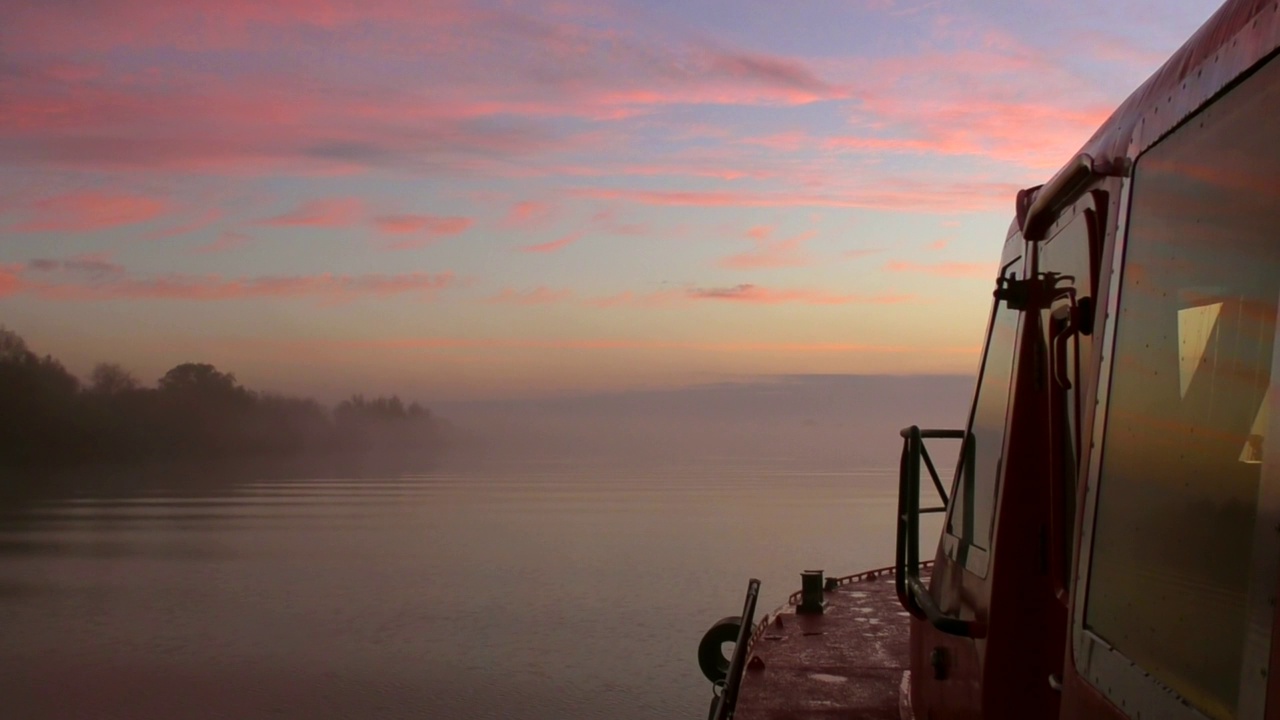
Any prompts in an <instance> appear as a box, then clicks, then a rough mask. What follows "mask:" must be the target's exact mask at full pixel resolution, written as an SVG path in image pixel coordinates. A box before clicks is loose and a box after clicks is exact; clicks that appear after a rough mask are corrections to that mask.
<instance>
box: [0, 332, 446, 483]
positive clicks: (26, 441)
mask: <svg viewBox="0 0 1280 720" xmlns="http://www.w3.org/2000/svg"><path fill="white" fill-rule="evenodd" d="M0 399H2V401H0V464H14V463H17V464H32V463H66V462H77V461H78V462H85V461H137V460H146V459H155V458H169V459H176V460H189V459H218V460H222V459H233V458H247V457H258V458H267V457H273V458H275V457H281V458H289V457H300V456H304V455H305V456H320V455H330V454H333V453H337V452H344V453H352V452H360V453H370V452H375V453H382V454H394V455H396V456H402V455H404V454H406V453H409V454H411V455H412V456H413V457H414V458H415V462H417V461H419V460H420V459H422V458H427V459H429V458H430V457H433V456H434V454H435V453H437V452H438V451H439V450H440V448H441V446H442V436H441V434H440V433H439V432H438V429H439V423H438V422H437V421H436V420H435V418H433V417H432V415H431V413H430V411H428V410H427V409H426V408H423V407H422V406H421V405H419V404H418V403H409V404H408V405H407V406H406V405H405V403H404V402H403V401H402V400H401V399H400V398H399V397H397V396H394V395H393V396H390V397H376V398H373V399H372V400H367V399H365V397H364V396H363V395H353V396H352V397H351V398H350V399H348V400H345V401H343V402H342V403H340V404H339V405H338V406H337V408H335V409H334V411H333V413H332V414H330V413H329V412H328V411H326V410H325V408H324V407H322V406H321V405H320V404H319V403H317V402H316V401H314V400H310V399H305V398H294V397H287V396H283V395H273V394H259V393H255V392H252V391H250V390H248V389H246V388H244V387H242V386H241V385H240V384H239V383H237V382H236V377H235V375H233V374H232V373H226V372H222V371H220V370H218V369H217V368H215V367H214V366H213V365H210V364H208V363H183V364H181V365H178V366H176V367H174V368H172V369H171V370H169V371H168V372H166V373H165V374H164V375H163V376H162V377H161V378H160V379H159V381H158V382H157V387H156V388H155V389H151V388H146V387H142V386H141V385H140V384H139V382H138V380H137V378H136V377H135V376H134V375H133V374H132V373H130V372H129V371H128V370H126V369H125V368H123V367H122V366H120V365H118V364H115V363H99V364H97V365H96V366H94V368H93V371H92V372H91V373H90V377H89V384H88V386H87V387H85V388H84V389H81V386H80V383H79V381H78V380H77V379H76V378H75V376H74V375H72V374H71V373H69V372H67V370H66V368H64V367H63V366H62V364H61V363H59V362H58V361H57V360H55V359H54V358H52V357H50V356H45V357H40V356H38V355H36V354H35V353H33V352H32V351H31V350H30V349H29V348H28V347H27V344H26V342H25V341H24V340H23V339H22V338H21V337H20V336H19V335H17V334H16V333H14V332H12V331H9V330H7V329H5V328H3V327H0Z"/></svg>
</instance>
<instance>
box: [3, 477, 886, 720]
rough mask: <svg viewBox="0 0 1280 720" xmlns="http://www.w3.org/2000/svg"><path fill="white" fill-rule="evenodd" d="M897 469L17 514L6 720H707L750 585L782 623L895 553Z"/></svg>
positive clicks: (465, 483) (442, 486)
mask: <svg viewBox="0 0 1280 720" xmlns="http://www.w3.org/2000/svg"><path fill="white" fill-rule="evenodd" d="M895 474H896V472H895V471H892V470H868V471H863V472H818V471H807V472H799V471H789V470H788V469H786V468H784V467H776V468H769V467H766V466H760V465H752V466H741V467H736V466H734V465H732V464H730V463H712V464H702V465H685V466H680V467H671V468H663V469H654V468H648V469H637V470H625V469H619V468H604V467H581V466H578V467H575V466H569V465H542V466H524V467H514V466H512V467H505V468H499V469H493V468H491V469H488V470H485V471H470V472H466V473H435V474H427V475H420V476H406V477H394V478H381V479H368V478H361V479H343V478H317V479H309V480H261V479H259V480H244V481H239V482H226V483H224V484H223V485H222V486H221V488H222V489H220V490H218V491H216V492H193V491H190V490H184V491H181V492H178V491H176V490H175V491H166V490H165V489H164V484H163V483H161V484H160V485H159V486H158V487H157V489H155V490H152V491H149V492H147V493H146V494H144V495H141V496H134V497H129V498H120V497H104V496H103V495H104V493H88V494H87V495H85V494H83V493H81V494H80V496H78V497H72V498H66V497H64V498H62V499H58V500H43V501H27V502H24V503H23V504H21V506H16V505H9V506H6V507H5V508H4V509H3V514H2V515H0V618H3V621H2V624H3V638H4V640H3V643H0V698H3V701H2V702H3V707H4V711H3V712H4V717H6V718H15V719H27V718H30V719H32V720H43V719H45V718H95V719H106V718H130V719H133V718H164V719H165V720H180V719H182V718H228V719H235V720H242V719H243V720H249V719H255V718H281V717H296V718H308V719H313V718H314V719H327V718H530V719H534V720H544V719H545V720H550V719H553V718H555V719H559V718H611V719H616V720H621V719H626V718H673V719H674V718H701V717H705V714H706V709H707V704H708V702H709V698H710V685H709V683H707V682H706V680H704V679H703V678H702V676H701V674H700V673H699V672H698V667H697V663H696V660H695V648H696V645H697V642H698V639H699V638H700V637H701V635H702V633H703V631H704V630H705V629H706V628H707V627H708V626H709V625H710V624H711V623H712V622H714V621H715V620H717V619H719V618H720V617H722V616H725V615H730V614H734V613H736V612H738V611H739V610H740V609H741V603H742V595H743V592H744V591H745V588H746V582H747V579H748V578H749V577H750V576H753V575H754V576H756V577H759V578H760V579H761V580H762V581H763V582H764V585H763V590H762V598H761V608H760V611H761V612H765V611H769V610H772V609H773V608H774V607H776V606H777V605H778V604H780V603H781V602H783V601H784V600H785V598H786V596H787V595H788V594H789V593H791V592H792V591H793V590H795V589H797V588H798V587H799V580H800V578H799V573H800V571H801V570H803V569H806V568H823V569H826V570H827V571H828V574H845V573H848V572H853V571H855V570H860V569H865V568H867V567H872V566H881V565H885V564H888V563H889V562H891V560H892V554H893V513H894V504H895V502H896V478H895ZM180 485H181V484H176V485H175V487H178V486H180Z"/></svg>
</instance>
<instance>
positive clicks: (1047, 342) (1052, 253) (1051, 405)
mask: <svg viewBox="0 0 1280 720" xmlns="http://www.w3.org/2000/svg"><path fill="white" fill-rule="evenodd" d="M1060 222H1063V223H1064V225H1065V226H1064V227H1063V228H1062V230H1060V231H1059V232H1058V233H1056V234H1055V235H1054V236H1053V237H1052V238H1050V239H1049V240H1048V241H1047V242H1045V243H1044V244H1043V245H1042V246H1041V249H1040V258H1039V272H1040V273H1041V274H1042V275H1045V274H1050V275H1052V276H1054V277H1055V283H1054V287H1055V288H1056V289H1057V294H1056V296H1055V298H1054V299H1053V301H1052V302H1051V303H1049V304H1048V305H1047V306H1046V307H1045V308H1043V309H1042V310H1041V311H1040V354H1041V357H1042V358H1043V361H1042V362H1040V363H1038V364H1039V366H1040V368H1041V372H1042V377H1041V385H1042V386H1043V387H1044V388H1045V389H1046V390H1047V392H1048V403H1047V408H1048V411H1049V418H1048V420H1049V422H1048V423H1047V425H1046V427H1047V429H1048V432H1049V434H1050V437H1049V440H1050V442H1049V457H1048V458H1047V462H1048V468H1047V471H1048V473H1049V475H1050V476H1051V477H1052V479H1053V487H1054V489H1055V491H1056V492H1057V493H1058V496H1057V497H1056V498H1054V511H1055V513H1056V514H1055V516H1054V517H1053V518H1052V520H1053V530H1054V532H1055V537H1054V538H1053V543H1054V546H1055V547H1056V552H1057V553H1058V555H1057V557H1056V561H1055V565H1054V568H1053V569H1054V573H1055V578H1054V579H1055V582H1057V583H1059V585H1060V586H1061V587H1062V588H1064V589H1065V588H1066V587H1067V586H1068V585H1069V583H1070V576H1071V573H1070V571H1069V567H1070V562H1071V549H1072V545H1073V542H1072V540H1073V538H1074V537H1075V535H1074V532H1073V526H1074V523H1075V509H1076V506H1075V498H1076V474H1077V469H1078V468H1079V461H1080V448H1081V446H1082V443H1081V440H1080V415H1081V410H1082V408H1081V396H1080V393H1081V391H1082V390H1083V388H1082V384H1083V383H1082V377H1081V373H1080V368H1081V364H1082V363H1083V362H1085V361H1087V360H1088V359H1089V357H1090V353H1091V352H1092V339H1091V336H1090V335H1091V332H1092V327H1091V326H1092V315H1093V275H1094V273H1093V267H1094V261H1095V259H1096V257H1097V251H1096V245H1097V240H1098V238H1099V232H1098V227H1097V215H1096V209H1095V208H1094V202H1093V198H1092V196H1087V197H1086V198H1084V199H1082V200H1080V202H1079V203H1077V204H1076V206H1075V207H1074V208H1072V209H1070V210H1069V211H1068V213H1067V214H1065V215H1064V217H1063V218H1062V220H1061V221H1060Z"/></svg>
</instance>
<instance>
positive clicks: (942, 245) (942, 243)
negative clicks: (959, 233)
mask: <svg viewBox="0 0 1280 720" xmlns="http://www.w3.org/2000/svg"><path fill="white" fill-rule="evenodd" d="M951 240H952V238H950V237H944V238H938V239H937V240H934V241H933V242H931V243H929V244H928V245H926V246H925V247H926V248H927V249H929V250H935V251H937V250H946V249H947V246H948V245H950V244H951Z"/></svg>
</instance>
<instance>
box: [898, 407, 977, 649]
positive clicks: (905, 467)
mask: <svg viewBox="0 0 1280 720" xmlns="http://www.w3.org/2000/svg"><path fill="white" fill-rule="evenodd" d="M900 434H901V435H902V460H901V464H900V466H899V470H898V542H897V549H896V553H895V558H894V559H895V573H894V582H895V589H896V590H897V592H898V601H899V602H901V603H902V607H903V608H905V609H906V610H907V612H909V613H911V614H912V615H914V616H915V617H917V618H921V619H925V620H928V621H929V622H930V623H932V624H933V626H934V627H936V628H938V629H939V630H941V631H943V632H945V633H948V634H951V635H964V636H968V635H971V634H972V632H973V624H972V623H971V622H968V621H965V620H960V619H959V618H953V617H950V616H948V615H946V614H944V613H943V612H942V611H941V610H940V609H939V608H938V605H937V603H936V602H935V601H934V599H933V596H932V595H931V594H929V589H928V588H926V587H925V585H924V583H923V582H922V581H921V580H920V565H921V563H920V515H921V514H922V513H945V512H946V511H947V505H948V502H949V501H948V498H947V491H946V488H944V487H943V486H942V478H940V477H938V468H937V466H935V465H934V464H933V458H931V457H929V450H928V449H927V448H926V447H925V445H924V441H925V440H927V439H947V440H962V441H963V440H964V439H965V431H964V430H921V429H920V428H919V427H916V426H915V425H912V426H911V427H908V428H903V430H902V432H901V433H900ZM970 448H972V443H965V449H966V450H968V449H970ZM961 462H962V463H964V465H965V468H966V469H967V468H968V467H971V460H970V458H969V457H968V453H967V452H962V453H961ZM922 464H923V465H924V467H925V468H926V469H927V470H928V471H929V479H930V480H931V481H932V482H933V487H934V490H936V491H937V493H938V498H939V499H940V500H941V501H942V504H941V505H938V506H932V507H926V508H922V507H920V485H921V477H920V466H921V465H922Z"/></svg>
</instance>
